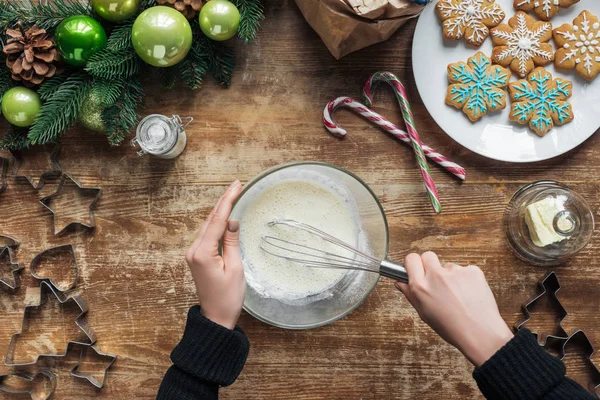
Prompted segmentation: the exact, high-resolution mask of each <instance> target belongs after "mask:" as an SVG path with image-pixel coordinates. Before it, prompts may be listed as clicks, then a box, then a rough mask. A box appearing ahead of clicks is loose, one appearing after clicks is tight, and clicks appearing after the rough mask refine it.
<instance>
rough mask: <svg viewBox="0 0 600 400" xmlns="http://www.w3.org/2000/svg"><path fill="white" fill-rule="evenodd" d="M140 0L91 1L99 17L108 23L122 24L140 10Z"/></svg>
mask: <svg viewBox="0 0 600 400" xmlns="http://www.w3.org/2000/svg"><path fill="white" fill-rule="evenodd" d="M140 4H141V0H92V7H94V10H95V11H96V12H97V13H98V15H99V16H100V17H102V18H103V19H105V20H107V21H110V22H122V21H125V20H126V19H128V18H131V17H133V16H134V15H135V13H137V12H138V10H139V9H140Z"/></svg>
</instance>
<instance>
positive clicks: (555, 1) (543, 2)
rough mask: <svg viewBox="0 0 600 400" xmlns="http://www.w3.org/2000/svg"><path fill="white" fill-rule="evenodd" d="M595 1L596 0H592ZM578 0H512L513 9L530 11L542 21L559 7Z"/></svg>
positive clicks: (567, 6) (549, 17)
mask: <svg viewBox="0 0 600 400" xmlns="http://www.w3.org/2000/svg"><path fill="white" fill-rule="evenodd" d="M594 1H596V0H594ZM575 3H579V0H514V2H513V6H514V7H515V10H519V11H525V12H530V11H532V10H533V12H534V13H535V15H537V17H538V18H539V19H541V20H543V21H550V19H551V18H552V17H554V16H555V15H556V13H558V11H559V10H560V9H561V8H569V7H571V6H572V5H573V4H575Z"/></svg>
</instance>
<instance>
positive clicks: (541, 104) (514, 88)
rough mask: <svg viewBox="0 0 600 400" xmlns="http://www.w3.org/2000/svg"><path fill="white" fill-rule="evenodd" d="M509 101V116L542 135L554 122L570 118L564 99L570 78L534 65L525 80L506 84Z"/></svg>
mask: <svg viewBox="0 0 600 400" xmlns="http://www.w3.org/2000/svg"><path fill="white" fill-rule="evenodd" d="M508 93H509V94H510V98H511V100H512V101H513V104H512V110H511V112H510V120H511V121H515V122H518V123H519V124H522V125H525V124H529V127H530V128H531V129H532V130H533V131H534V132H535V133H537V134H538V135H539V136H544V135H545V134H546V133H548V132H549V131H550V129H552V127H554V125H564V124H566V123H568V122H571V121H573V118H574V114H573V108H572V107H571V104H569V103H568V102H567V99H568V98H569V97H571V94H572V93H573V84H572V83H571V82H570V81H567V80H564V79H560V78H556V79H552V74H551V73H550V72H548V71H546V69H545V68H543V67H538V68H536V69H534V70H533V71H532V72H531V73H530V74H529V76H528V77H527V80H525V79H521V80H519V81H516V82H513V83H511V84H510V85H509V86H508Z"/></svg>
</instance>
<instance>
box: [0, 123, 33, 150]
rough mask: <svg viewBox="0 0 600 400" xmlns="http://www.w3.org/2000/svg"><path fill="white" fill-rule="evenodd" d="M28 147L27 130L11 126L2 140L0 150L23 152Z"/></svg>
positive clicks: (0, 140)
mask: <svg viewBox="0 0 600 400" xmlns="http://www.w3.org/2000/svg"><path fill="white" fill-rule="evenodd" d="M26 147H27V128H17V127H15V126H12V125H11V126H10V128H8V131H6V132H5V133H4V137H3V138H2V139H0V150H21V149H24V148H26Z"/></svg>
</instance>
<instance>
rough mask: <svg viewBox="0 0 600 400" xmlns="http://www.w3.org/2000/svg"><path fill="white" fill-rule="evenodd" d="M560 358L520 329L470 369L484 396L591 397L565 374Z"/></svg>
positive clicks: (527, 399) (529, 399)
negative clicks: (487, 357) (478, 364)
mask: <svg viewBox="0 0 600 400" xmlns="http://www.w3.org/2000/svg"><path fill="white" fill-rule="evenodd" d="M565 373H566V369H565V366H564V364H563V363H562V361H560V360H559V359H558V358H556V357H553V356H551V355H550V354H548V353H546V352H545V351H544V349H543V348H542V347H541V346H540V345H539V344H538V342H537V339H536V337H535V336H534V335H533V334H532V333H531V332H530V331H528V330H527V329H521V330H520V331H519V332H518V333H517V334H516V335H515V337H514V338H513V339H512V340H511V341H510V342H508V343H507V344H506V345H505V346H504V347H502V348H501V349H500V350H498V352H497V353H496V354H494V355H493V356H492V358H490V359H489V360H488V361H486V362H485V363H484V364H483V365H482V366H481V367H479V368H476V369H475V371H474V372H473V378H475V381H476V382H477V385H478V386H479V389H480V390H481V392H482V393H483V395H484V396H485V398H486V399H492V400H495V399H499V400H500V399H515V400H541V399H544V400H567V399H568V400H593V399H595V397H594V396H592V395H591V394H590V393H589V392H588V391H587V390H585V389H584V388H583V387H581V386H580V385H579V384H577V383H576V382H574V381H572V380H571V379H569V378H567V377H566V376H565Z"/></svg>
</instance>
